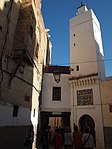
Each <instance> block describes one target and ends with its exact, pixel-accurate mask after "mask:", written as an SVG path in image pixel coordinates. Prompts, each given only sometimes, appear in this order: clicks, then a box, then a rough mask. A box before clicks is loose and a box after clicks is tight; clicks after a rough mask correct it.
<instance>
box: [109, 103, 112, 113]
mask: <svg viewBox="0 0 112 149" xmlns="http://www.w3.org/2000/svg"><path fill="white" fill-rule="evenodd" d="M109 112H112V104H110V105H109Z"/></svg>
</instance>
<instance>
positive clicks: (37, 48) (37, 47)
mask: <svg viewBox="0 0 112 149" xmlns="http://www.w3.org/2000/svg"><path fill="white" fill-rule="evenodd" d="M38 50H39V44H38V43H37V45H36V50H35V54H36V57H37V58H38Z"/></svg>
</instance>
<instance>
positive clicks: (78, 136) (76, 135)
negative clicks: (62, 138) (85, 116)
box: [73, 125, 82, 149]
mask: <svg viewBox="0 0 112 149" xmlns="http://www.w3.org/2000/svg"><path fill="white" fill-rule="evenodd" d="M81 144H82V133H81V132H79V130H78V126H77V125H74V131H73V148H74V149H80V147H81Z"/></svg>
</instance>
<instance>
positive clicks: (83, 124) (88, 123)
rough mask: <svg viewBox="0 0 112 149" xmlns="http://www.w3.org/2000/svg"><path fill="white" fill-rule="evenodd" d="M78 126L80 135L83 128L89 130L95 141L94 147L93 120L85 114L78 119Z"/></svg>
mask: <svg viewBox="0 0 112 149" xmlns="http://www.w3.org/2000/svg"><path fill="white" fill-rule="evenodd" d="M79 126H80V130H81V132H82V133H83V131H84V129H85V128H89V129H90V131H91V134H92V135H93V138H94V141H95V145H96V135H95V122H94V120H93V118H92V117H91V116H90V115H87V114H85V115H83V116H81V117H80V119H79Z"/></svg>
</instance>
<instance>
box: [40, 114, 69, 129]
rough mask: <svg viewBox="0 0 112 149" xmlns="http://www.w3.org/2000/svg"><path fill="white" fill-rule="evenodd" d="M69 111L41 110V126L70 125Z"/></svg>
mask: <svg viewBox="0 0 112 149" xmlns="http://www.w3.org/2000/svg"><path fill="white" fill-rule="evenodd" d="M70 114H71V113H70V112H41V127H43V128H46V126H47V125H50V126H51V127H53V128H55V127H70Z"/></svg>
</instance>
